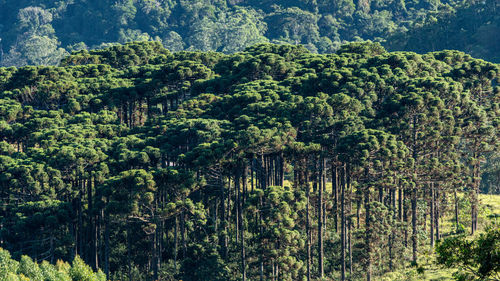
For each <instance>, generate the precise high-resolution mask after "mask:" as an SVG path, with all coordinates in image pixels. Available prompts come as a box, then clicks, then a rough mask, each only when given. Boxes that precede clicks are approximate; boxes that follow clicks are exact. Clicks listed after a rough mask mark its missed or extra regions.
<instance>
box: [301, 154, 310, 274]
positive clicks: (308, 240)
mask: <svg viewBox="0 0 500 281" xmlns="http://www.w3.org/2000/svg"><path fill="white" fill-rule="evenodd" d="M305 162H306V164H305V165H304V167H303V173H307V171H306V170H305V169H306V167H305V166H306V165H307V160H305ZM303 180H304V182H303V186H304V188H305V189H306V201H307V202H306V236H307V237H306V247H307V281H311V229H310V225H309V224H310V223H309V204H310V202H309V199H310V198H309V197H310V194H309V193H310V192H309V184H308V182H307V176H306V175H304V177H303Z"/></svg>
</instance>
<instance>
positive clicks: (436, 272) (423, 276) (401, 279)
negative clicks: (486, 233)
mask: <svg viewBox="0 0 500 281" xmlns="http://www.w3.org/2000/svg"><path fill="white" fill-rule="evenodd" d="M479 200H480V202H481V203H480V204H481V211H480V215H479V216H480V217H479V220H480V221H479V223H480V227H481V228H483V229H484V228H485V227H486V226H487V225H489V224H491V223H494V224H497V223H500V195H490V194H480V195H479ZM466 215H467V214H463V216H461V217H465V216H466ZM453 220H454V219H453V218H451V217H449V218H448V217H445V218H443V224H442V226H443V232H442V233H443V236H445V235H447V234H448V235H449V233H451V232H453V230H452V229H451V227H452V225H453V223H452V222H453ZM464 225H465V224H464ZM466 230H468V229H466ZM478 233H480V231H479V232H478ZM422 252H423V255H421V258H420V259H419V265H418V267H411V266H410V265H408V267H407V268H404V269H401V270H399V271H396V272H390V273H387V274H385V275H384V276H383V277H382V278H381V279H380V280H381V281H417V280H418V281H453V280H455V279H454V278H453V273H454V272H455V271H456V270H455V269H448V268H444V267H441V266H439V265H437V264H436V263H435V256H434V255H433V254H432V253H431V251H430V247H428V249H422Z"/></svg>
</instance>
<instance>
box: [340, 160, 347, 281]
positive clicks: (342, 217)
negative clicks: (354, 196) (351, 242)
mask: <svg viewBox="0 0 500 281" xmlns="http://www.w3.org/2000/svg"><path fill="white" fill-rule="evenodd" d="M345 177H346V167H345V164H344V166H343V167H342V169H341V176H340V179H341V183H340V263H341V273H340V274H341V280H342V281H345V271H346V270H345V246H346V233H345V231H346V218H345V183H346V180H345Z"/></svg>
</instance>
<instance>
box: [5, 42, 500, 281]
mask: <svg viewBox="0 0 500 281" xmlns="http://www.w3.org/2000/svg"><path fill="white" fill-rule="evenodd" d="M499 74H500V69H499V66H498V65H495V64H492V63H488V62H485V61H483V60H478V59H474V58H472V57H470V56H469V55H466V54H464V53H461V52H457V51H444V52H436V53H428V54H424V55H419V54H415V53H409V52H399V53H389V52H386V51H385V50H384V49H383V48H382V47H381V46H380V45H379V44H368V43H362V44H361V43H356V44H350V45H346V46H343V47H341V48H340V51H339V52H337V53H336V54H327V55H318V54H312V53H310V52H309V51H308V50H307V49H306V48H304V47H302V46H293V45H271V44H263V45H256V46H254V47H251V48H249V49H247V50H245V51H244V52H240V53H236V54H232V55H225V54H222V53H215V52H178V53H171V52H169V51H167V50H165V49H164V48H163V47H162V46H161V44H160V43H156V42H150V43H141V44H139V43H132V44H127V45H124V46H115V47H112V48H109V49H104V50H99V51H91V52H88V51H81V52H78V53H75V54H73V55H71V56H69V57H67V58H65V59H64V60H63V62H62V63H61V66H59V67H35V66H27V67H22V68H19V69H16V68H13V67H11V68H0V193H1V194H0V200H1V206H2V208H1V209H0V217H1V226H2V231H1V232H0V234H1V237H0V247H3V248H5V249H7V250H9V251H10V252H11V253H12V255H13V256H14V257H15V258H18V257H19V256H20V255H21V254H27V255H29V256H31V257H32V258H33V259H36V260H38V261H40V260H49V261H55V260H57V259H59V258H62V259H64V260H72V257H74V256H75V255H77V254H78V255H80V256H81V257H82V258H83V259H84V260H85V262H86V263H88V264H89V265H91V266H92V267H93V268H94V269H96V268H100V269H102V270H103V271H104V272H106V273H108V276H110V277H113V280H125V279H126V280H145V278H146V277H148V276H149V277H148V278H149V279H148V280H151V277H161V278H162V279H161V280H241V278H242V276H246V277H247V278H248V280H257V279H258V278H259V276H262V277H263V278H264V279H265V280H270V279H272V278H276V277H277V276H279V279H280V280H299V277H301V278H302V277H304V276H307V275H310V276H312V278H317V277H319V276H321V275H324V276H327V277H332V278H335V279H336V280H339V279H340V276H341V275H344V276H351V277H352V278H366V275H369V276H372V278H375V277H376V276H379V275H381V274H383V273H384V272H387V271H389V270H394V269H397V268H399V267H400V266H402V265H403V264H406V263H408V262H409V261H414V262H418V258H419V257H420V255H421V251H422V249H424V248H425V246H426V245H429V244H433V243H434V241H435V239H439V237H440V235H441V233H442V231H443V230H442V227H441V228H440V222H442V220H439V218H442V217H443V216H445V215H448V216H450V217H455V219H453V224H454V227H453V229H456V230H457V231H459V230H461V231H463V230H464V226H465V231H466V232H469V233H471V232H472V233H474V232H475V231H477V229H478V225H479V223H480V222H478V219H479V218H480V217H479V216H478V212H479V209H478V199H477V198H478V197H477V196H478V191H479V188H480V183H481V176H482V171H483V167H484V165H483V164H484V161H485V159H486V158H489V157H490V156H491V155H492V154H494V153H497V152H498V145H499V143H498V140H499V130H498V129H499V124H500V122H499V121H500V120H499V115H500V107H499V102H500V87H498V86H495V85H494V83H495V81H498V78H499ZM495 79H496V80H495ZM493 174H497V173H493ZM490 182H495V180H493V181H490ZM457 193H458V194H459V196H458V197H457ZM440 229H441V230H440ZM129 265H130V266H129ZM273 276H274V277H273ZM127 277H128V278H127ZM169 278H171V279H169ZM155 280H156V279H155Z"/></svg>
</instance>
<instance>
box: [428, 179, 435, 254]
mask: <svg viewBox="0 0 500 281" xmlns="http://www.w3.org/2000/svg"><path fill="white" fill-rule="evenodd" d="M430 186H431V190H430V191H431V195H430V199H431V200H430V204H429V205H430V207H431V208H430V209H431V214H430V215H431V218H430V223H431V231H430V233H429V235H430V237H431V247H432V248H434V223H435V220H434V215H435V214H436V212H435V211H434V206H435V205H436V204H435V202H434V200H435V197H434V183H431V184H430Z"/></svg>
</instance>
